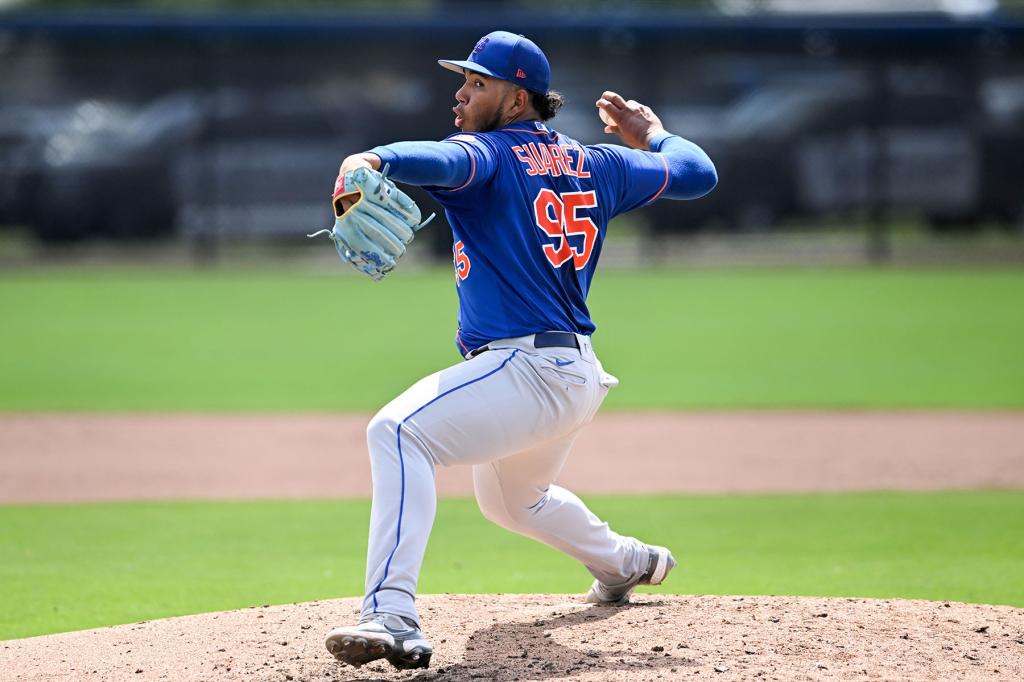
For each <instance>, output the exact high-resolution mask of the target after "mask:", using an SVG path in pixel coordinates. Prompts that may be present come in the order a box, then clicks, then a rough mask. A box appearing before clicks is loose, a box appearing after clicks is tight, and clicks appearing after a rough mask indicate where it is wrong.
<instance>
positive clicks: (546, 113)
mask: <svg viewBox="0 0 1024 682" xmlns="http://www.w3.org/2000/svg"><path fill="white" fill-rule="evenodd" d="M530 103H531V104H532V105H533V108H534V109H536V110H537V113H538V114H539V115H540V120H542V121H547V120H549V119H552V118H554V117H555V114H557V113H558V110H559V109H561V108H562V105H563V104H565V97H563V96H562V93H560V92H557V91H555V90H548V91H547V92H546V93H544V94H543V95H542V94H540V93H539V92H531V93H530Z"/></svg>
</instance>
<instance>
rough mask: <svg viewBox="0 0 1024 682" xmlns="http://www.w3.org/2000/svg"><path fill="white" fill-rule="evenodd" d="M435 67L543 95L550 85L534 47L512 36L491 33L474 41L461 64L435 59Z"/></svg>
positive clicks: (546, 69)
mask: <svg viewBox="0 0 1024 682" xmlns="http://www.w3.org/2000/svg"><path fill="white" fill-rule="evenodd" d="M437 63H438V64H440V65H441V66H443V67H444V68H446V69H448V70H449V71H454V72H455V73H462V71H463V69H468V70H469V71H473V72H476V73H482V74H483V75H485V76H490V77H491V78H500V79H501V80H503V81H510V82H512V83H515V84H516V85H518V86H520V87H523V88H526V89H527V90H530V91H532V92H539V93H540V94H542V95H543V94H545V93H546V92H547V91H548V84H549V83H550V81H551V66H550V65H549V64H548V58H547V57H545V56H544V53H543V52H542V51H541V49H540V48H539V47H537V44H536V43H535V42H533V41H532V40H530V39H529V38H525V37H523V36H520V35H516V34H515V33H509V32H508V31H494V32H493V33H488V34H487V35H485V36H484V37H483V38H481V39H480V40H478V41H477V43H476V46H475V47H474V48H473V51H472V52H471V53H470V54H469V57H467V58H466V60H465V61H456V60H452V59H438V60H437Z"/></svg>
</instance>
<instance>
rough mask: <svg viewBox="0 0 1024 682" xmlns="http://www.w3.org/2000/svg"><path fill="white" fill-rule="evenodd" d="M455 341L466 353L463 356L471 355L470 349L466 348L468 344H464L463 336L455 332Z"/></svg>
mask: <svg viewBox="0 0 1024 682" xmlns="http://www.w3.org/2000/svg"><path fill="white" fill-rule="evenodd" d="M455 340H456V341H458V342H459V346H460V347H461V348H462V350H464V351H465V352H464V353H463V355H469V349H468V348H466V344H464V343H462V334H460V333H459V332H455Z"/></svg>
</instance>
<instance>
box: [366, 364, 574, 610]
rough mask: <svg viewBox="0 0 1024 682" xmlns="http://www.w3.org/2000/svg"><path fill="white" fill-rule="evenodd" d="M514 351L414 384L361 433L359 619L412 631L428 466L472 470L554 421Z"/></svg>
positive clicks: (429, 485)
mask: <svg viewBox="0 0 1024 682" xmlns="http://www.w3.org/2000/svg"><path fill="white" fill-rule="evenodd" d="M517 353H518V351H515V350H514V349H513V350H508V351H502V352H498V351H495V352H489V353H485V354H483V355H481V356H479V357H477V358H475V359H473V360H471V361H469V362H464V363H460V364H458V365H455V366H453V367H449V368H448V369H446V370H443V371H441V372H438V373H436V374H432V375H431V376H429V377H426V378H425V379H423V380H421V381H419V382H417V383H416V384H415V385H414V386H412V387H411V388H410V389H409V390H407V391H405V392H404V393H403V394H402V395H400V396H399V397H398V398H396V399H395V400H393V401H391V403H389V404H388V405H387V406H385V407H384V408H383V409H382V410H381V411H380V412H379V413H378V414H377V416H375V417H374V418H373V421H371V423H370V426H369V428H368V429H367V445H368V447H369V451H370V460H371V470H372V473H373V507H372V511H371V519H370V535H369V543H368V547H367V560H366V593H365V598H364V600H363V609H362V615H363V617H367V616H368V615H370V614H372V613H393V614H396V615H399V616H405V617H408V618H411V619H413V620H415V621H416V622H419V617H418V615H417V613H416V607H415V604H414V600H415V594H416V582H417V580H418V576H419V572H420V567H421V566H422V563H423V555H424V552H425V551H426V546H427V540H428V538H429V536H430V530H431V526H432V525H433V520H434V512H435V508H436V491H435V487H434V466H435V465H436V464H444V465H450V464H460V463H466V464H469V463H473V462H479V461H485V460H490V459H493V458H496V457H502V456H504V455H507V454H509V453H512V452H517V451H519V450H522V449H524V448H525V447H528V446H529V445H530V444H531V443H532V442H534V441H535V440H536V439H537V437H538V431H540V435H541V437H543V434H544V431H543V429H545V428H547V429H552V428H555V425H553V424H550V423H545V420H548V421H551V420H552V419H553V417H551V416H550V415H549V414H547V413H546V412H545V410H544V406H543V404H541V403H540V402H539V401H537V400H536V399H535V398H534V397H533V395H532V393H531V392H530V391H531V386H532V384H531V383H530V382H531V381H535V380H536V379H535V377H536V372H535V371H534V370H533V369H531V368H530V367H529V366H528V365H525V364H522V362H523V361H522V360H519V359H517V358H516V355H517Z"/></svg>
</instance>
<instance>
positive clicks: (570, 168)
mask: <svg viewBox="0 0 1024 682" xmlns="http://www.w3.org/2000/svg"><path fill="white" fill-rule="evenodd" d="M512 151H513V152H514V153H515V155H516V158H517V159H519V161H520V162H521V163H522V164H523V166H525V167H526V174H527V175H531V176H533V175H550V176H552V177H559V176H561V175H571V176H572V177H574V178H589V177H590V171H588V170H586V169H584V168H583V161H584V154H583V148H582V147H573V146H570V145H567V144H561V145H559V144H548V143H544V142H529V143H527V144H521V145H516V146H515V147H512Z"/></svg>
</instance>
